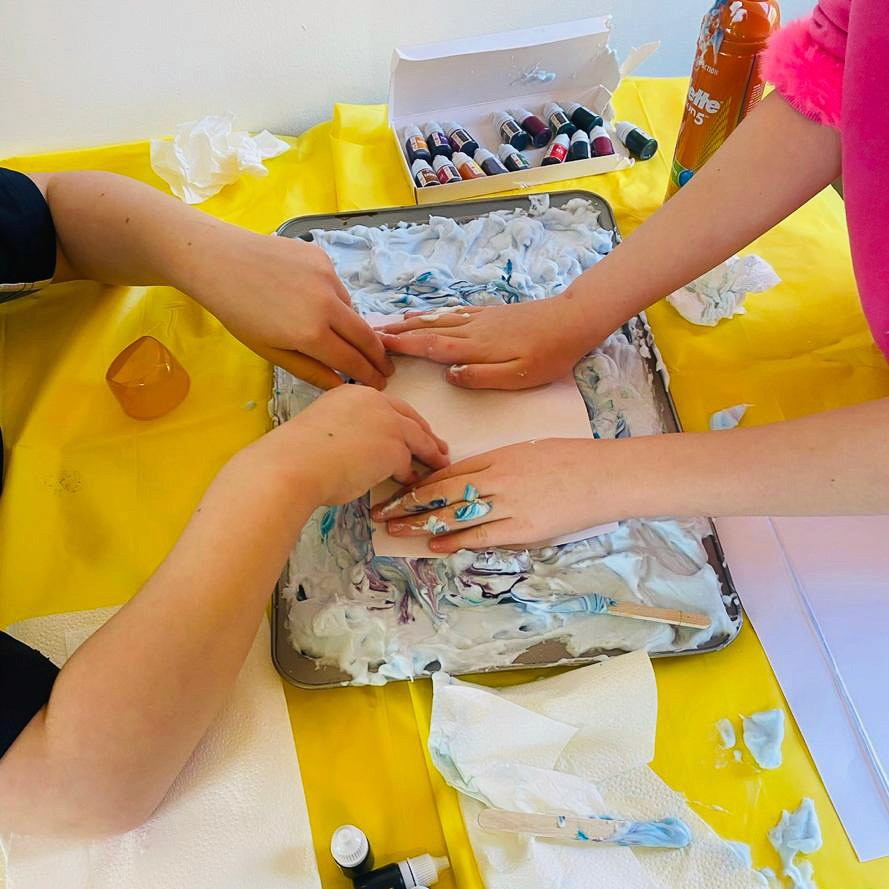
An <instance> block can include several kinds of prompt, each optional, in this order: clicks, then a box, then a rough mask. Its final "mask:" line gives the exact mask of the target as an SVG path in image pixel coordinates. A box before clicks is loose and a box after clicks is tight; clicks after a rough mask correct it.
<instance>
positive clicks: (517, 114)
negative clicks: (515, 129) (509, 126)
mask: <svg viewBox="0 0 889 889" xmlns="http://www.w3.org/2000/svg"><path fill="white" fill-rule="evenodd" d="M509 113H510V114H511V115H512V116H513V118H514V119H515V120H517V121H518V122H519V123H521V122H522V121H523V120H527V119H528V118H529V117H531V112H530V111H528V109H527V108H513V109H511V110H510V112H509Z"/></svg>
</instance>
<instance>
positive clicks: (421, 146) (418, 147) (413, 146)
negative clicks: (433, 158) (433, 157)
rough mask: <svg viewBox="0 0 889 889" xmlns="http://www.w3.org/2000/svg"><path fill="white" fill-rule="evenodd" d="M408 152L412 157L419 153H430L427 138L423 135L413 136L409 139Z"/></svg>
mask: <svg viewBox="0 0 889 889" xmlns="http://www.w3.org/2000/svg"><path fill="white" fill-rule="evenodd" d="M407 153H408V155H410V156H411V157H415V156H416V155H418V154H419V155H423V154H429V148H428V146H427V145H426V140H425V139H424V138H423V137H422V136H411V137H410V139H408V140H407Z"/></svg>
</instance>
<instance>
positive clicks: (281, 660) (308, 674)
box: [272, 189, 743, 688]
mask: <svg viewBox="0 0 889 889" xmlns="http://www.w3.org/2000/svg"><path fill="white" fill-rule="evenodd" d="M574 198H583V199H584V200H586V201H589V202H590V203H592V204H593V205H594V206H595V207H597V208H598V210H599V219H600V224H601V226H602V228H604V229H606V230H610V231H611V234H612V238H613V241H614V244H615V246H616V245H617V244H618V243H620V232H619V231H618V228H617V221H616V220H615V218H614V211H613V210H612V209H611V205H610V204H609V203H608V201H606V200H605V198H603V197H601V195H597V194H594V193H593V192H590V191H583V190H580V189H573V190H570V191H560V192H551V193H550V194H549V199H550V206H553V207H561V206H563V205H564V204H566V203H567V202H568V201H570V200H572V199H574ZM530 207H531V202H530V200H529V199H528V198H527V197H508V198H496V199H487V198H486V199H482V200H477V201H462V202H460V203H453V204H436V205H435V206H434V207H417V206H409V207H393V208H389V209H381V210H366V211H360V212H354V213H337V214H333V215H327V214H320V215H314V216H298V217H296V218H294V219H289V220H287V221H286V222H284V223H282V225H281V226H280V227H279V228H278V229H277V231H276V232H275V234H277V235H279V236H281V237H285V238H302V239H303V240H305V241H311V240H312V234H311V232H312V229H323V230H325V231H337V230H338V231H343V230H345V229H349V228H352V227H353V226H355V225H367V226H383V225H398V224H399V223H414V224H417V223H426V222H428V221H429V217H430V216H432V215H434V216H446V217H449V218H451V219H456V220H457V221H458V222H467V221H469V220H470V219H474V218H476V217H478V216H484V215H485V214H487V213H491V212H493V211H495V210H514V209H517V208H521V209H524V210H529V209H530ZM624 331H625V332H626V333H627V336H628V338H629V339H630V340H631V341H634V340H636V341H638V340H639V338H640V337H642V338H643V340H644V342H645V344H646V345H647V346H648V349H647V354H645V352H643V353H642V356H643V360H644V361H646V363H647V364H648V367H649V369H650V370H651V376H652V380H653V381H654V388H655V394H656V397H657V398H658V401H659V406H660V413H661V419H662V421H663V425H664V429H665V431H666V432H680V431H681V430H682V426H681V424H680V422H679V415H678V414H677V412H676V406H675V404H674V403H673V398H672V396H671V395H670V388H669V382H668V379H667V377H666V375H665V373H664V371H663V370H662V367H659V366H658V365H659V364H660V362H659V360H658V359H659V353H658V351H657V347H656V345H655V342H654V339H653V337H652V334H651V328H650V327H649V326H648V322H647V320H646V318H645V315H644V313H643V314H641V315H638V316H636V318H634V319H631V320H630V321H629V322H628V323H627V324H625V325H624ZM273 400H274V396H273ZM708 522H709V526H710V529H711V534H710V535H709V536H708V537H705V538H704V540H703V545H704V548H705V549H706V551H707V554H708V556H709V561H710V565H711V566H712V567H713V570H714V571H715V572H716V576H717V577H718V578H719V582H720V586H721V587H722V593H723V602H724V603H725V607H726V612H727V613H728V616H729V618H730V619H731V620H732V623H733V626H734V628H735V630H734V633H733V634H732V633H728V634H725V635H723V636H717V637H714V638H713V639H711V640H710V641H709V642H707V643H706V644H704V645H701V646H699V647H697V648H693V649H684V650H680V651H666V652H652V655H651V656H652V657H678V656H683V655H689V654H704V653H706V652H713V651H719V650H721V649H722V648H725V646H726V645H728V644H729V643H731V642H732V641H734V639H735V638H737V635H738V633H739V632H740V630H741V624H742V622H743V612H742V610H741V603H740V600H739V598H738V594H737V591H736V590H735V586H734V583H733V582H732V577H731V573H730V572H729V569H728V565H727V564H726V561H725V556H724V554H723V551H722V546H721V544H720V542H719V536H718V534H717V533H716V526H715V525H714V523H713V522H712V520H708ZM284 572H285V573H284V576H282V578H281V580H280V581H279V582H278V584H277V586H276V587H275V593H274V598H273V602H272V660H273V661H274V663H275V666H276V667H277V669H278V672H279V673H280V674H281V675H282V676H283V677H284V679H286V680H287V681H288V682H290V683H291V684H292V685H296V686H299V687H300V688H333V687H337V686H344V685H349V684H350V681H351V677H350V676H349V674H347V673H344V672H343V671H341V670H340V669H338V668H337V667H335V666H330V665H325V664H320V663H319V662H318V661H317V660H316V659H314V658H311V657H308V656H306V655H304V654H302V653H301V652H299V651H297V650H296V649H295V648H294V647H293V645H292V643H291V641H290V637H289V633H288V626H287V625H288V621H289V616H288V610H289V607H288V602H287V601H286V600H285V597H284V592H283V590H284V585H285V583H286V572H287V568H286V567H285V569H284ZM623 653H624V652H623V651H622V650H605V649H594V650H592V651H587V652H584V654H583V655H581V656H580V657H571V656H569V655H568V653H567V650H566V649H565V647H564V645H563V644H562V643H560V642H558V641H557V640H547V641H545V642H539V643H537V644H535V645H532V646H530V647H529V648H528V649H527V650H526V651H525V652H524V653H523V654H521V655H519V656H518V657H517V658H516V659H515V661H513V663H512V664H509V665H506V666H496V667H488V668H485V667H484V666H481V667H479V669H477V670H474V671H473V672H475V673H489V672H497V671H500V670H521V669H526V670H527V669H540V668H542V667H551V666H556V665H559V666H572V665H578V666H579V665H582V664H589V663H592V662H593V661H597V660H601V659H602V658H604V657H610V656H613V655H618V654H623ZM390 681H392V680H390Z"/></svg>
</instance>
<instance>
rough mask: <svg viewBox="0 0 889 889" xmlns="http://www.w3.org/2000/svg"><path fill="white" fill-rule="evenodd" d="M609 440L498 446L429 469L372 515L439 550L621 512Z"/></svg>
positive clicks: (506, 541)
mask: <svg viewBox="0 0 889 889" xmlns="http://www.w3.org/2000/svg"><path fill="white" fill-rule="evenodd" d="M615 444H617V447H620V445H621V444H624V443H623V442H619V443H614V442H600V441H595V442H594V441H591V440H589V439H572V438H550V439H544V440H542V441H534V442H524V443H522V444H515V445H508V446H507V447H503V448H497V449H496V450H493V451H488V452H487V453H486V454H480V455H478V456H477V457H469V458H468V459H466V460H461V461H460V462H459V463H455V464H453V465H452V466H449V467H448V468H447V469H444V470H442V471H440V472H435V473H433V474H432V475H430V476H428V477H427V478H425V479H423V480H422V481H421V482H419V483H418V484H415V485H414V486H413V487H412V488H411V489H409V490H407V491H401V492H399V494H398V495H397V496H396V497H395V498H393V499H392V500H390V501H389V503H385V504H379V505H377V506H375V507H374V508H373V511H372V513H371V516H372V518H373V519H374V520H375V521H377V522H382V521H385V522H387V523H388V528H389V533H390V534H393V535H395V536H409V537H420V536H429V537H430V540H429V548H430V549H431V550H434V551H435V552H443V553H451V552H456V551H457V550H458V549H485V548H486V547H489V546H503V545H525V544H532V543H536V542H539V541H542V540H548V539H550V538H552V537H557V536H559V535H561V534H567V533H569V532H571V531H577V530H579V529H581V528H587V527H590V526H592V525H595V524H600V523H602V522H606V521H612V520H616V519H622V518H626V517H627V515H628V513H627V512H626V509H627V508H628V507H629V508H630V509H632V508H633V505H632V504H630V503H628V502H627V497H626V496H625V491H626V485H625V484H623V483H619V482H618V478H617V477H616V468H617V464H616V460H617V459H620V460H621V462H623V457H622V456H621V455H622V454H623V453H624V452H625V451H626V449H625V448H623V449H621V451H620V452H619V453H616V451H617V448H616V447H615ZM591 448H595V453H590V449H591ZM433 504H435V506H434V507H433ZM440 504H443V505H440ZM432 516H434V517H435V518H436V519H437V522H430V521H429V519H430V517H432ZM431 529H435V531H437V533H435V534H433V531H432V530H431Z"/></svg>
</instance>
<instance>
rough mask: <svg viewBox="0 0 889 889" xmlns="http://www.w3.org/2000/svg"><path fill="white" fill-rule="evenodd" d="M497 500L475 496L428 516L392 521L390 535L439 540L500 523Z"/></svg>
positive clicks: (425, 514)
mask: <svg viewBox="0 0 889 889" xmlns="http://www.w3.org/2000/svg"><path fill="white" fill-rule="evenodd" d="M497 518H498V516H497V514H496V497H493V496H491V497H482V496H478V495H476V497H475V498H474V499H473V500H467V501H462V502H457V503H454V504H452V505H450V506H443V507H441V508H439V509H433V510H430V511H429V512H423V513H418V514H416V515H407V516H404V517H402V518H399V519H390V520H389V522H388V523H387V527H388V529H389V533H390V534H392V535H393V536H395V537H427V536H430V535H431V536H433V537H437V536H439V535H440V534H447V533H449V532H451V531H454V530H456V529H457V528H472V527H475V526H477V525H480V524H483V523H485V522H490V521H492V520H495V519H497Z"/></svg>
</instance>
